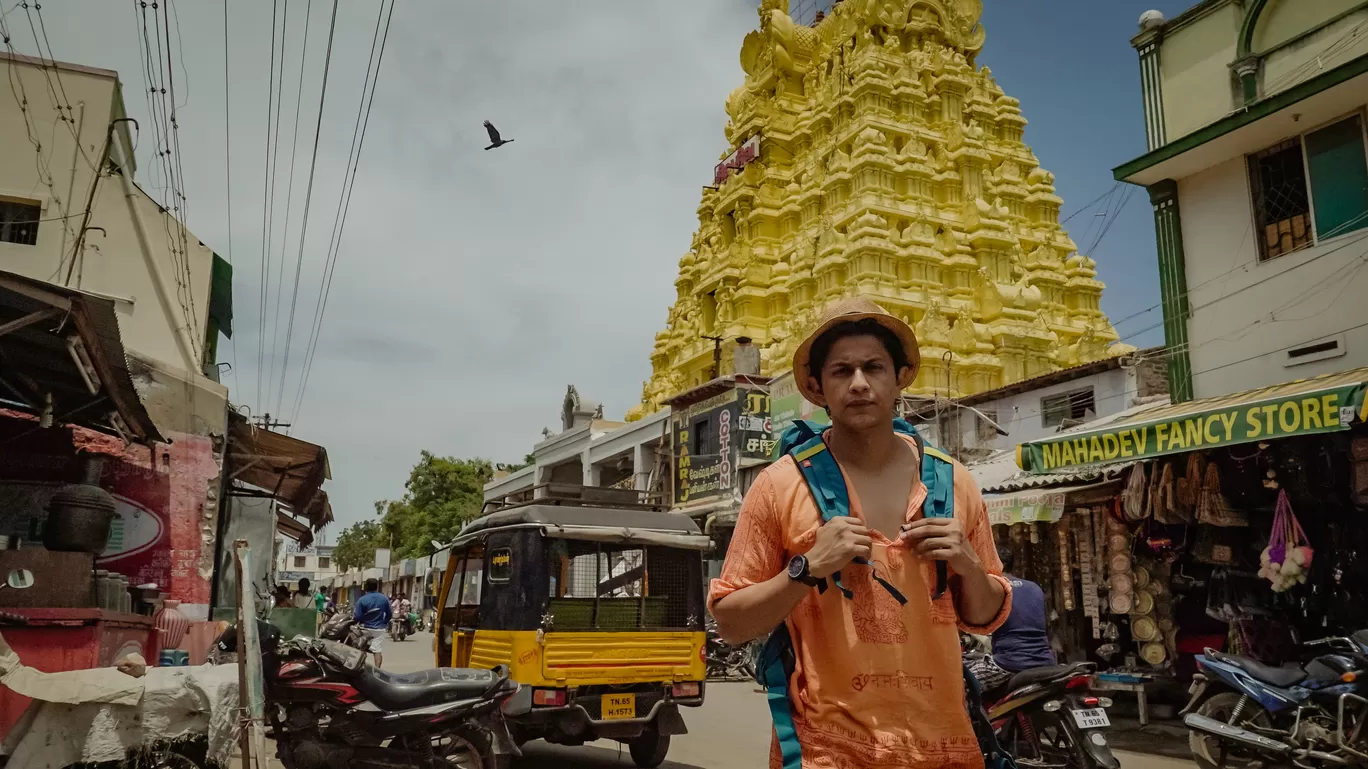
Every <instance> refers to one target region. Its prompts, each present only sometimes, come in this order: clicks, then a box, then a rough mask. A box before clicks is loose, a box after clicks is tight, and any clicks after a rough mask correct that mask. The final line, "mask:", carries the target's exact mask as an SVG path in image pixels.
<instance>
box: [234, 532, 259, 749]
mask: <svg viewBox="0 0 1368 769" xmlns="http://www.w3.org/2000/svg"><path fill="white" fill-rule="evenodd" d="M243 547H247V540H245V539H239V540H237V541H235V542H233V573H234V574H235V575H236V576H237V590H238V594H237V596H236V603H237V663H238V709H239V712H240V713H241V715H240V716H239V718H238V751H239V752H240V753H242V769H252V737H251V732H252V730H251V728H250V727H249V724H250V722H251V718H252V716H251V702H250V698H251V694H250V693H249V692H248V691H247V632H246V629H245V628H246V623H247V621H248V620H249V619H250V620H252V621H255V620H256V617H250V618H249V617H244V616H243V614H244V612H243V608H244V607H243V605H242V592H243V590H244V589H245V588H244V586H245V585H247V580H248V579H249V577H248V575H246V574H244V573H243V571H242V559H241V558H239V557H238V549H239V548H243Z"/></svg>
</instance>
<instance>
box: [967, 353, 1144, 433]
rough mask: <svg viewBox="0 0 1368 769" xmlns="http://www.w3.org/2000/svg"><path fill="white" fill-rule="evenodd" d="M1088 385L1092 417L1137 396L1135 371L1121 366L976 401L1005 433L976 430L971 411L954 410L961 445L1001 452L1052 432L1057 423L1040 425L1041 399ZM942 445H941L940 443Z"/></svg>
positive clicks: (1121, 407)
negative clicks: (1012, 393) (1003, 434)
mask: <svg viewBox="0 0 1368 769" xmlns="http://www.w3.org/2000/svg"><path fill="white" fill-rule="evenodd" d="M1088 387H1092V388H1093V403H1094V405H1095V406H1096V409H1097V411H1096V416H1098V417H1103V416H1108V415H1110V414H1114V413H1116V412H1118V411H1122V410H1124V409H1128V408H1130V407H1131V406H1132V405H1133V400H1134V399H1135V398H1136V397H1137V391H1136V377H1135V374H1134V373H1133V372H1132V371H1129V370H1126V369H1123V368H1115V369H1111V370H1109V371H1103V372H1101V373H1098V374H1089V375H1087V376H1083V377H1079V378H1078V379H1075V380H1072V381H1069V382H1060V383H1058V384H1053V385H1049V386H1047V387H1041V388H1039V389H1036V390H1030V391H1028V392H1023V393H1017V394H1015V395H1008V396H1006V397H1003V398H999V399H996V400H992V401H987V402H984V403H977V404H975V405H974V408H976V409H978V410H979V411H982V412H984V413H985V414H987V415H988V416H990V417H994V419H995V421H996V422H997V423H998V424H999V425H1001V426H1002V428H1003V429H1004V430H1006V431H1007V432H1008V435H1006V436H1001V435H998V434H997V433H996V432H994V431H993V430H992V428H990V427H985V428H984V429H983V431H982V432H981V433H980V427H979V426H980V425H981V424H983V420H981V419H980V418H979V417H978V415H976V414H974V413H973V412H972V411H968V410H965V409H958V411H959V424H960V434H961V436H962V441H963V442H962V443H961V446H963V447H964V448H966V449H979V450H987V449H991V450H994V451H1002V450H1006V449H1011V448H1014V447H1016V445H1017V444H1019V443H1025V442H1027V441H1034V440H1037V439H1040V438H1046V437H1049V436H1051V435H1054V434H1055V433H1056V432H1058V431H1059V427H1058V426H1057V425H1055V426H1050V427H1046V426H1045V425H1044V417H1043V402H1044V399H1045V398H1048V397H1050V396H1052V395H1062V394H1064V393H1069V392H1073V391H1075V390H1083V389H1086V388H1088ZM980 435H982V436H983V437H985V438H988V440H986V441H984V440H980ZM942 445H944V444H943V443H942ZM949 448H950V449H951V450H953V449H955V448H956V447H954V446H950V447H949Z"/></svg>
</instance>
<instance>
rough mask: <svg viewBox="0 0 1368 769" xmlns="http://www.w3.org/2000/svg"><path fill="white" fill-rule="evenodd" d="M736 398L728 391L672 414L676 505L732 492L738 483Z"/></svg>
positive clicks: (733, 392)
mask: <svg viewBox="0 0 1368 769" xmlns="http://www.w3.org/2000/svg"><path fill="white" fill-rule="evenodd" d="M736 395H737V394H736V391H735V390H727V391H726V392H724V393H722V394H720V395H715V396H713V397H711V398H708V399H707V400H703V401H700V402H698V403H695V404H693V405H691V406H686V407H683V408H679V409H675V410H674V411H673V412H672V413H671V415H670V423H671V428H672V431H673V434H674V435H673V440H674V451H673V452H672V453H673V459H674V465H675V467H674V473H675V483H674V503H675V504H676V505H682V504H686V503H688V502H696V501H698V500H700V499H710V498H713V497H720V496H722V495H723V494H730V493H731V491H732V487H733V485H734V484H735V482H736V479H735V476H736V453H737V452H736V446H737V443H736V440H737V439H736V423H737V421H738V413H737V403H736Z"/></svg>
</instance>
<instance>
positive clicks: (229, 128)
mask: <svg viewBox="0 0 1368 769" xmlns="http://www.w3.org/2000/svg"><path fill="white" fill-rule="evenodd" d="M183 60H184V59H182V61H183ZM230 71H231V70H230V69H229V67H228V0H223V166H224V179H223V186H224V201H225V205H224V207H225V208H226V209H227V213H228V263H229V264H232V263H233V120H232V115H233V112H232V99H230V98H229V89H228V73H229V72H230ZM229 340H230V342H231V344H232V350H233V360H232V368H230V369H229V371H231V372H232V374H233V381H234V382H236V381H237V361H238V357H237V334H234V335H233V336H231V337H230V338H229Z"/></svg>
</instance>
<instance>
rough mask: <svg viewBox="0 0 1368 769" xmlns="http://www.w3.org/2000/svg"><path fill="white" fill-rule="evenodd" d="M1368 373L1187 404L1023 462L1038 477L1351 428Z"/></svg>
mask: <svg viewBox="0 0 1368 769" xmlns="http://www.w3.org/2000/svg"><path fill="white" fill-rule="evenodd" d="M1365 382H1368V369H1358V370H1355V371H1346V372H1343V373H1341V374H1332V375H1329V376H1325V377H1317V378H1315V379H1308V380H1301V381H1298V382H1290V383H1287V384H1282V385H1276V386H1273V387H1267V388H1264V389H1262V390H1256V391H1254V392H1248V393H1241V394H1238V395H1230V396H1224V397H1221V398H1210V399H1206V400H1203V401H1195V402H1192V403H1180V404H1175V405H1171V406H1164V407H1161V408H1158V409H1155V410H1154V411H1147V412H1144V413H1142V414H1140V415H1137V417H1136V418H1135V419H1134V420H1133V421H1131V422H1120V423H1116V424H1112V425H1107V426H1106V427H1102V428H1099V429H1096V430H1085V431H1082V432H1077V433H1067V434H1062V435H1060V436H1058V437H1055V438H1049V439H1045V440H1039V441H1032V442H1030V443H1023V444H1021V445H1020V446H1018V447H1017V463H1018V464H1019V465H1021V467H1022V469H1024V470H1026V471H1027V472H1030V473H1037V474H1038V473H1050V472H1054V471H1056V470H1059V469H1060V468H1069V467H1078V466H1082V465H1096V464H1105V463H1109V462H1120V461H1127V460H1135V459H1148V458H1151V457H1161V456H1166V455H1170V454H1180V453H1183V452H1186V451H1194V450H1204V449H1212V448H1216V447H1220V446H1233V445H1238V444H1241V443H1253V442H1256V441H1264V440H1269V439H1273V438H1286V437H1290V436H1294V435H1316V434H1320V433H1330V432H1337V431H1340V430H1348V429H1349V428H1350V427H1351V426H1352V425H1353V424H1355V423H1356V422H1358V423H1362V422H1363V421H1365V419H1366V418H1368V406H1365V403H1364V393H1365V391H1366V390H1368V384H1365Z"/></svg>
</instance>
